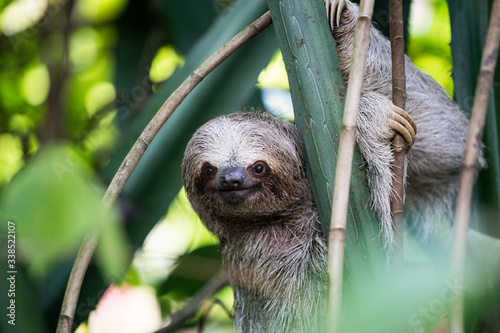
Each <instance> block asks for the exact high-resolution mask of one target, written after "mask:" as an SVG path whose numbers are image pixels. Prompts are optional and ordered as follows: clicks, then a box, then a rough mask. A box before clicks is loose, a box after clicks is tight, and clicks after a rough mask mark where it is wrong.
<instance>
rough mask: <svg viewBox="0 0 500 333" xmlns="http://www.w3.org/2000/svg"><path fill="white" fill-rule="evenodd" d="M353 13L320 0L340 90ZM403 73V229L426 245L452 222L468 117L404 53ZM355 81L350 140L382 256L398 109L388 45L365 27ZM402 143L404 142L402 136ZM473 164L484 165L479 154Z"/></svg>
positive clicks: (388, 237) (335, 0)
mask: <svg viewBox="0 0 500 333" xmlns="http://www.w3.org/2000/svg"><path fill="white" fill-rule="evenodd" d="M358 9H359V8H358V6H357V5H355V4H353V3H351V2H348V1H346V0H326V11H327V16H328V19H329V23H330V28H331V31H332V35H333V37H334V39H335V40H336V42H337V55H338V60H339V66H340V70H341V72H342V77H343V80H344V83H345V84H346V85H347V86H348V84H349V83H348V77H349V68H350V64H351V56H352V49H353V43H354V29H355V26H356V20H357V17H358ZM405 70H406V93H407V100H406V110H405V111H406V112H407V114H408V115H409V116H410V117H411V118H412V119H413V121H414V123H415V124H416V126H417V127H418V133H416V136H415V137H414V144H413V146H412V147H411V150H410V151H409V153H408V154H407V158H406V165H405V174H406V176H405V183H406V184H405V185H406V191H405V198H404V199H405V212H404V214H405V220H406V222H407V224H408V225H409V227H410V230H411V231H413V232H414V234H415V235H417V236H418V238H420V239H422V240H426V239H427V238H429V236H431V235H436V234H438V233H439V231H440V230H442V224H443V222H448V223H450V222H451V220H452V217H453V215H452V214H453V207H454V203H455V200H456V196H457V193H458V186H459V182H460V170H461V166H462V160H463V155H464V151H465V144H466V138H467V131H468V127H469V120H468V119H467V117H466V116H465V114H464V112H463V111H462V110H461V109H460V108H459V106H458V105H457V104H456V103H455V102H453V101H452V100H451V99H450V98H449V96H448V94H447V93H446V91H445V90H444V89H443V88H442V87H441V86H440V85H439V83H437V82H436V81H435V80H434V79H433V78H432V77H430V76H429V75H428V74H426V73H424V72H422V71H421V70H419V69H418V68H417V67H416V66H415V65H414V64H413V63H412V62H411V60H410V59H409V58H408V57H407V56H405ZM363 80H364V81H363V87H362V92H361V101H360V107H359V116H358V122H357V133H356V140H357V143H358V146H359V148H360V151H361V154H362V155H363V158H364V160H365V162H366V173H367V179H368V185H369V187H370V199H371V203H372V207H373V209H374V211H375V213H376V214H377V216H378V218H379V221H380V226H381V235H382V237H383V239H384V244H385V246H386V248H387V250H388V252H390V250H391V248H392V245H393V244H394V241H395V238H394V237H395V236H394V230H393V224H392V219H391V211H390V197H391V196H392V195H393V189H392V176H393V174H392V172H391V168H390V166H391V163H393V155H392V148H391V145H390V141H391V139H392V137H393V135H394V133H393V132H394V129H396V130H397V128H396V127H395V126H393V122H392V120H391V119H392V118H394V119H395V117H394V114H395V112H396V113H401V110H398V108H396V107H395V106H394V105H393V104H392V102H391V99H392V82H391V80H392V63H391V46H390V42H389V40H387V39H386V38H385V37H384V36H383V35H382V33H380V32H379V31H378V30H376V29H375V28H374V27H373V26H371V27H370V41H369V44H368V49H367V51H366V64H365V73H364V76H363ZM396 117H397V115H396ZM405 126H406V125H405ZM415 130H416V128H415ZM397 131H398V132H400V131H399V130H397ZM405 139H406V141H407V142H408V143H411V141H410V140H408V138H407V136H406V137H405ZM479 165H480V167H484V166H485V161H484V158H483V157H482V156H481V157H480V159H479Z"/></svg>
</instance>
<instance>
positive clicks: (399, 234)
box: [389, 0, 406, 271]
mask: <svg viewBox="0 0 500 333" xmlns="http://www.w3.org/2000/svg"><path fill="white" fill-rule="evenodd" d="M389 8H390V9H389V25H390V26H389V28H390V35H391V56H392V102H393V104H394V105H396V106H397V107H400V108H401V109H403V110H405V109H406V75H405V41H404V24H403V4H402V1H401V0H390V1H389ZM392 147H393V154H394V164H393V165H392V172H393V175H394V177H393V178H392V188H393V191H394V192H393V195H392V196H391V213H392V220H393V223H394V231H395V235H396V237H395V238H396V244H395V247H394V253H393V254H392V258H391V260H392V267H393V269H395V271H401V270H402V269H403V266H404V243H403V235H404V218H403V198H404V191H405V189H404V176H405V174H404V165H405V158H406V144H405V140H404V139H403V137H402V136H401V135H400V134H396V136H395V137H394V139H393V141H392Z"/></svg>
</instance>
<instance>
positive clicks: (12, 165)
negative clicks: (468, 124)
mask: <svg viewBox="0 0 500 333" xmlns="http://www.w3.org/2000/svg"><path fill="white" fill-rule="evenodd" d="M380 3H381V2H378V4H379V5H380ZM405 3H406V4H407V2H405ZM422 3H424V5H423V6H424V7H422ZM478 3H479V5H477V6H476V5H474V6H473V8H474V9H476V10H475V11H472V10H470V8H469V9H468V10H464V9H463V8H462V9H461V8H457V7H460V6H461V5H457V6H452V5H450V14H451V17H452V24H453V23H454V22H458V23H454V25H453V26H452V29H450V26H449V24H448V20H449V18H448V10H447V6H446V3H445V1H444V0H433V1H429V2H417V1H415V2H414V3H413V6H414V7H413V8H416V7H417V5H418V6H420V7H418V8H420V9H419V11H420V16H418V15H416V16H412V15H413V14H411V13H410V14H409V15H410V29H409V37H408V46H407V47H408V54H409V55H410V57H411V58H412V59H413V60H414V62H415V63H416V64H417V65H418V66H420V67H421V68H423V69H424V70H426V71H428V72H429V73H430V74H432V75H433V76H434V77H435V78H436V79H437V80H438V81H439V82H440V83H441V84H442V85H443V86H445V88H446V89H447V90H448V92H449V93H450V95H455V96H456V98H457V100H458V101H459V103H460V104H461V105H462V106H463V107H464V109H466V110H469V109H468V108H467V106H468V105H469V108H470V101H471V96H472V94H473V93H471V90H470V89H473V88H471V87H474V82H475V75H476V72H474V71H473V70H472V69H471V68H474V69H475V68H477V66H478V57H480V53H481V38H479V37H477V36H483V33H484V29H485V22H486V21H487V20H486V17H487V15H488V8H489V1H479V2H478ZM382 5H383V4H382ZM469 5H470V6H472V4H469ZM26 6H27V7H26ZM405 6H406V5H405ZM408 7H409V6H407V7H406V8H408ZM467 8H468V7H467ZM266 10H267V5H266V2H265V1H263V0H253V1H244V0H240V1H231V0H214V1H207V0H189V1H168V0H158V1H141V0H128V1H127V0H68V1H61V0H50V1H49V0H39V1H22V0H5V1H0V196H1V206H0V219H1V221H0V233H1V237H0V245H1V246H0V251H2V253H6V249H5V245H4V244H5V239H6V238H5V232H6V223H7V221H8V220H10V221H14V222H16V227H17V230H16V232H17V234H16V235H17V237H18V238H17V242H18V243H17V257H16V259H17V265H18V266H19V269H18V271H19V273H18V275H17V277H18V279H17V283H18V284H17V286H18V288H17V289H18V293H17V295H16V301H17V311H18V319H19V321H18V325H17V326H16V327H14V328H13V327H11V326H9V325H7V324H6V321H5V320H2V321H0V327H1V331H2V332H49V331H54V329H55V324H56V322H57V318H58V315H59V311H60V305H61V302H62V296H63V292H64V288H65V285H66V281H67V278H68V275H69V271H70V268H71V264H72V262H73V260H74V257H75V255H76V251H77V250H78V247H79V245H80V242H81V239H82V238H83V236H84V234H85V232H86V231H88V230H90V229H91V228H98V229H100V230H101V231H102V237H101V242H100V246H99V248H98V250H97V254H96V258H95V259H96V260H95V261H94V262H93V264H92V265H91V267H90V268H89V271H88V273H87V275H86V278H85V281H84V285H83V289H82V293H81V295H80V301H79V304H78V307H77V313H76V319H75V327H76V326H77V325H78V324H79V323H80V322H82V321H85V320H86V319H87V316H88V314H89V312H90V311H91V310H93V309H94V308H95V306H96V304H97V302H98V300H99V298H100V296H101V295H102V293H103V292H104V290H105V289H106V287H107V285H109V283H110V282H111V281H114V282H117V281H118V282H119V281H126V282H128V283H131V284H150V285H152V286H154V287H155V288H156V290H157V293H158V299H159V301H160V304H161V305H162V311H163V315H164V316H167V315H168V314H170V313H171V311H175V310H179V309H180V308H182V306H183V305H184V304H186V301H187V299H189V298H190V297H192V296H193V295H194V294H195V293H196V292H197V291H198V290H199V289H200V288H201V286H203V285H204V284H205V283H206V282H207V281H208V280H209V279H210V278H211V276H212V275H213V274H215V273H216V272H217V270H218V269H219V267H220V259H219V254H218V249H217V246H216V245H214V244H215V243H216V240H215V238H213V237H212V236H210V235H209V234H208V233H207V232H206V231H205V230H202V227H201V224H200V221H199V220H197V219H196V218H193V213H192V211H190V210H189V205H188V204H187V202H186V199H185V197H183V194H181V195H178V194H179V191H180V190H181V185H182V182H181V179H180V163H181V158H182V152H183V150H184V147H185V144H186V142H187V141H188V140H189V138H190V136H191V134H192V133H193V132H194V130H195V129H196V128H197V127H198V126H199V125H201V124H202V123H203V122H205V121H206V120H208V119H210V118H212V117H215V116H217V115H219V114H222V113H228V112H232V111H234V110H236V109H240V108H244V107H260V106H262V99H261V89H262V88H264V87H267V86H275V87H279V88H280V89H287V88H288V83H287V81H286V77H285V76H284V75H283V64H282V60H281V59H280V57H279V53H278V46H277V42H276V37H275V32H274V29H273V28H271V29H267V30H265V31H264V32H263V33H262V34H260V35H259V36H258V37H256V38H254V39H252V40H251V41H250V42H249V43H247V45H245V46H244V47H243V49H242V50H240V51H238V52H237V53H236V54H235V55H233V56H232V57H231V58H229V59H228V60H227V61H226V62H225V63H224V64H223V65H222V66H221V67H220V68H218V69H217V70H216V71H214V73H212V74H211V75H210V76H209V77H208V78H207V79H206V80H204V82H203V83H202V84H201V85H200V86H199V87H197V88H196V89H195V91H194V92H193V94H192V95H190V96H189V98H188V99H186V101H185V102H184V103H183V104H182V105H181V107H180V108H179V109H178V110H177V111H176V113H175V114H174V116H172V118H171V119H170V120H169V122H168V123H167V125H166V126H165V128H164V129H163V130H162V131H161V132H160V133H159V135H158V137H157V138H156V139H155V140H154V141H153V143H152V144H151V147H150V148H149V149H148V151H147V153H146V154H145V156H144V158H143V160H142V161H141V163H140V164H139V166H138V168H137V170H136V171H135V172H134V174H133V176H132V177H131V179H130V182H129V183H128V184H127V187H126V188H125V191H124V193H123V195H122V196H121V198H120V199H119V201H118V204H117V211H114V212H111V213H110V212H107V211H106V210H104V208H103V207H102V205H101V202H100V199H101V196H102V193H103V191H104V188H105V186H106V184H107V183H108V182H109V180H110V179H111V177H112V176H113V174H114V172H115V171H116V169H117V168H118V166H119V164H120V163H121V161H122V159H123V157H124V156H125V154H126V153H127V152H128V149H129V148H130V147H131V145H132V143H133V142H134V141H135V140H136V138H137V137H138V135H139V133H140V132H141V130H142V129H143V127H144V126H145V124H146V123H147V122H148V120H149V119H150V118H151V117H152V115H153V114H154V113H155V112H156V110H157V109H158V107H159V105H161V104H162V103H163V101H164V100H165V99H166V98H167V97H168V95H169V94H170V93H171V92H172V91H173V90H174V89H175V88H176V87H177V86H178V85H179V84H180V82H182V80H184V79H185V78H186V77H187V75H189V73H190V72H191V71H192V70H193V69H194V68H196V67H197V66H198V65H199V64H201V62H202V61H203V60H204V59H206V58H207V57H208V56H209V55H210V54H211V53H212V52H213V51H215V50H216V49H217V48H218V47H220V46H221V45H222V44H223V43H225V42H226V41H228V40H229V39H230V38H231V37H232V36H233V35H234V34H236V33H237V32H238V31H239V30H241V29H242V28H243V27H244V26H245V25H247V24H248V23H250V22H251V21H253V20H255V19H256V18H257V17H258V16H259V15H260V14H262V13H263V12H264V11H266ZM414 11H415V12H417V10H416V9H414ZM464 12H465V15H467V14H470V13H473V15H468V16H465V17H464V16H460V15H464ZM386 14H387V11H386V9H384V7H383V6H381V8H379V9H378V11H377V12H376V14H374V18H375V19H376V20H378V26H379V27H380V28H381V29H382V30H384V29H385V28H387V20H386V18H387V15H386ZM406 14H407V15H408V13H406ZM431 17H432V20H430V18H431ZM454 20H455V21H454ZM463 22H467V23H468V24H467V25H466V24H463ZM453 28H455V29H453ZM457 28H460V29H461V30H456V29H457ZM436 31H437V32H439V33H436ZM457 31H458V32H457ZM450 33H451V36H452V48H453V49H452V52H451V51H450V47H449V46H448V43H449V39H450ZM469 33H470V34H469ZM461 45H466V47H465V48H466V50H465V51H467V52H465V53H466V54H465V55H462V58H460V56H459V55H458V54H459V51H460V50H461ZM462 51H463V50H462ZM273 56H274V58H273V62H272V63H271V64H270V65H269V66H268V64H269V62H270V60H271V58H272V57H273ZM452 56H453V59H452ZM467 59H469V60H467ZM471 59H473V60H474V61H472V60H471ZM452 61H453V62H454V70H453V78H454V79H455V82H454V84H453V82H452V80H451V79H450V71H451V68H452ZM457 61H459V62H458V63H457ZM464 63H466V64H467V66H464V65H463V64H464ZM266 66H267V70H266V71H265V72H263V73H262V74H260V73H261V71H262V69H264V68H266ZM469 66H470V68H469ZM259 75H260V79H259ZM471 78H472V79H471ZM258 81H259V84H258V85H257V82H258ZM465 84H466V85H467V87H466V86H465ZM495 87H497V84H495ZM497 91H498V89H497ZM497 91H496V92H495V93H494V94H492V104H491V105H493V106H490V107H491V108H492V111H490V114H489V117H490V118H489V120H488V128H487V129H486V132H485V133H486V135H485V138H486V139H485V142H486V144H487V146H488V147H490V148H489V149H488V150H487V158H488V160H489V163H490V169H489V170H488V171H487V172H483V173H481V175H480V189H479V190H478V197H479V202H480V205H481V214H480V216H481V217H480V219H479V229H480V230H486V231H487V233H488V234H492V235H495V236H499V235H500V232H499V230H500V227H499V225H498V215H499V212H498V210H499V205H498V197H499V195H498V191H499V189H500V186H499V184H498V183H499V181H498V179H499V178H498V172H499V170H498V165H499V163H498V159H499V152H498V135H497V130H498V126H499V125H498V118H497V117H496V114H498V112H495V110H496V109H495V107H496V106H495V105H494V97H495V94H498V92H497ZM181 193H182V192H181ZM490 193H492V194H490ZM172 203H173V204H172ZM484 212H487V213H484ZM155 226H156V227H155ZM151 230H153V231H154V233H151V234H150V235H149V236H148V234H149V233H150V231H151ZM164 235H165V236H164ZM484 237H486V236H484V235H476V236H472V238H473V240H472V241H471V243H472V250H471V253H472V255H473V259H472V260H471V262H474V263H477V265H476V266H474V270H476V271H479V272H481V275H480V276H481V277H483V278H484V279H483V280H480V282H478V283H476V284H471V285H474V286H475V285H483V286H484V285H487V289H485V288H483V289H481V292H480V293H475V295H480V296H477V297H475V298H474V297H472V298H471V301H470V302H471V303H469V304H472V306H473V307H475V308H477V309H479V310H478V311H473V312H472V313H474V314H476V313H477V312H479V313H481V314H484V311H483V310H485V309H490V310H491V309H498V304H496V303H495V296H497V295H498V290H499V288H498V279H497V278H495V277H496V276H498V274H497V273H498V267H499V265H498V264H499V263H498V257H497V256H482V254H484V253H498V252H499V251H498V247H499V245H498V241H497V240H495V239H492V238H484ZM183 238H185V239H183ZM145 241H146V244H145V245H144V246H143V243H144V242H145ZM417 247H418V246H417ZM418 251H420V252H419V253H418V255H414V256H413V258H415V257H418V258H419V259H418V260H415V261H414V262H412V266H417V267H418V268H421V266H424V268H422V269H423V272H424V273H423V275H419V274H420V273H422V272H421V271H418V272H415V274H414V276H413V277H412V278H408V281H407V283H404V284H403V285H401V286H400V285H397V284H396V283H394V284H391V283H387V284H385V287H381V288H380V290H378V291H376V293H374V294H370V297H371V300H370V301H366V297H367V295H366V294H365V295H353V299H352V300H348V301H347V303H346V307H347V308H351V307H352V308H354V309H355V310H353V312H352V313H354V314H355V315H353V317H352V318H350V317H349V318H348V319H346V325H355V326H352V327H351V330H355V331H365V330H367V329H366V327H365V326H363V325H374V326H367V327H371V328H372V329H371V331H377V330H379V331H387V327H389V326H387V325H392V323H393V322H392V321H391V320H389V319H387V320H385V319H384V320H380V318H385V317H384V316H383V314H385V313H387V311H388V309H391V308H394V307H398V306H399V305H401V304H406V305H407V306H405V307H401V309H400V310H401V312H404V311H406V314H404V315H401V314H396V316H395V317H394V318H395V320H396V321H398V320H401V318H402V317H405V316H407V315H408V313H410V314H411V313H412V312H411V311H417V313H418V310H419V309H420V308H419V307H421V308H424V309H425V308H426V307H428V308H429V307H431V306H432V304H438V303H436V302H434V303H433V301H434V300H435V299H436V297H438V298H437V299H438V300H439V295H440V292H442V288H443V281H446V278H445V277H443V275H440V274H441V273H439V272H438V273H435V274H434V273H433V275H432V276H429V275H428V274H426V272H428V271H429V269H433V268H435V267H431V268H429V266H432V265H435V266H440V265H441V266H445V264H444V263H443V262H439V263H437V262H433V261H430V260H429V258H431V259H432V257H433V256H434V255H435V253H436V252H433V251H430V250H428V249H420V248H419V249H418ZM134 252H136V256H135V259H134V260H133V259H132V257H133V254H134ZM438 252H439V251H438ZM412 253H413V254H415V253H416V252H412ZM410 257H411V256H410ZM439 257H440V256H439ZM478 258H480V259H484V260H478ZM4 262H5V259H4V255H3V254H1V255H0V263H1V264H2V265H1V267H2V269H3V267H4ZM129 264H130V267H129V268H128V270H127V272H126V273H125V272H124V266H126V265H129ZM193 268H194V269H193ZM483 272H486V273H484V274H483ZM420 277H422V278H420ZM484 281H486V282H488V283H486V282H484ZM445 287H446V286H445ZM5 288H6V286H5V285H4V284H0V306H1V307H2V308H5V307H4V306H5V305H6V304H7V303H6V302H7V301H8V299H7V298H6V290H5ZM436 290H437V291H436ZM467 290H472V291H473V290H475V289H474V288H472V287H471V288H468V289H467ZM485 290H486V291H487V292H485ZM436 295H438V296H436ZM484 295H487V296H484ZM217 297H220V298H221V299H223V301H224V302H225V303H226V304H227V305H228V306H229V307H230V306H231V302H232V299H231V292H230V290H229V289H224V290H223V291H221V292H220V293H219V294H218V295H217ZM360 298H361V300H360ZM410 299H411V302H410V301H409V300H410ZM497 299H498V298H497ZM496 302H497V303H498V301H496ZM360 304H361V305H363V306H361V307H359V305H360ZM395 304H396V305H395ZM446 306H448V304H445V305H444V306H443V311H444V309H445V308H446ZM374 308H375V309H380V311H381V312H380V314H377V313H376V312H371V310H373V309H374ZM204 309H205V310H206V305H205V308H204ZM412 309H413V310H412ZM415 309H417V310H415ZM218 311H219V310H215V311H214V312H211V315H210V317H211V318H215V319H216V320H217V321H218V320H221V321H222V325H223V326H224V327H225V328H226V329H227V327H230V325H231V324H230V322H229V320H228V319H227V318H226V317H225V316H226V315H225V314H223V313H222V311H220V312H218ZM485 311H486V310H485ZM360 312H361V313H362V314H363V315H361V316H360V315H359V313H360ZM201 313H203V311H202V312H201ZM369 313H371V315H368V314H369ZM200 316H201V314H200V312H199V313H198V314H197V315H196V316H195V318H200ZM360 317H363V318H365V319H366V320H364V321H360V320H359V318H360ZM223 318H226V319H223ZM391 318H392V317H391ZM410 318H412V317H411V315H410ZM437 318H438V316H437V315H436V316H432V318H431V319H432V320H429V322H428V323H425V325H424V326H425V328H428V327H430V326H432V325H433V324H434V323H435V322H436V320H437ZM487 318H488V320H489V321H488V320H487V322H488V323H487V325H489V326H488V327H496V328H498V327H500V324H499V323H498V322H495V321H494V320H495V316H489V317H487ZM492 318H493V319H492ZM351 319H352V320H351ZM492 320H493V321H492ZM497 321H498V318H497ZM374 323H375V324H374ZM193 325H196V320H191V321H188V322H187V323H186V324H185V326H193ZM217 325H218V324H217ZM353 327H356V328H355V329H354V328H353ZM375 327H376V328H377V329H375V330H374V329H373V328H375ZM220 329H221V328H220V326H214V327H212V328H210V327H207V330H206V331H210V330H212V331H219V330H220Z"/></svg>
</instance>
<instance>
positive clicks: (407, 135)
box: [388, 105, 417, 150]
mask: <svg viewBox="0 0 500 333" xmlns="http://www.w3.org/2000/svg"><path fill="white" fill-rule="evenodd" d="M392 112H393V114H392V118H391V119H389V120H388V125H389V127H390V128H391V129H392V130H394V131H395V132H397V133H399V134H400V135H401V136H402V137H403V138H404V139H405V141H406V144H407V150H410V149H411V147H412V146H413V143H414V142H415V135H416V133H417V125H416V124H415V122H414V121H413V119H412V118H411V116H410V115H409V114H408V113H407V112H406V111H405V110H403V109H401V108H399V107H397V106H395V105H393V106H392Z"/></svg>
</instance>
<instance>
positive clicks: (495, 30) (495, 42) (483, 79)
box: [450, 0, 500, 333]
mask: <svg viewBox="0 0 500 333" xmlns="http://www.w3.org/2000/svg"><path fill="white" fill-rule="evenodd" d="M499 17H500V0H495V2H494V3H493V7H492V10H491V16H490V25H489V28H488V35H487V37H486V43H485V46H484V50H483V56H482V58H481V69H480V72H479V77H478V80H477V85H476V92H475V97H474V105H473V106H472V113H471V120H470V125H469V132H468V135H467V143H466V148H465V154H464V160H463V167H462V172H461V174H460V187H459V190H458V197H457V208H456V212H455V220H454V222H455V227H454V235H453V247H452V257H451V274H452V276H453V277H455V278H456V279H458V284H460V285H462V284H463V279H464V267H465V254H466V247H467V230H468V227H469V217H470V208H471V199H472V190H473V188H474V180H475V178H476V171H477V165H478V157H479V153H480V151H481V147H482V141H481V139H482V136H483V128H484V123H485V119H486V109H487V106H488V99H489V95H490V89H491V85H492V81H493V76H494V74H495V66H496V63H497V58H498V48H499V43H500V20H499V19H498V18H499ZM463 325H464V322H463V296H462V295H458V296H457V300H456V302H455V304H453V306H452V308H451V310H450V332H453V333H462V332H463V331H464V327H463Z"/></svg>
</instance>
